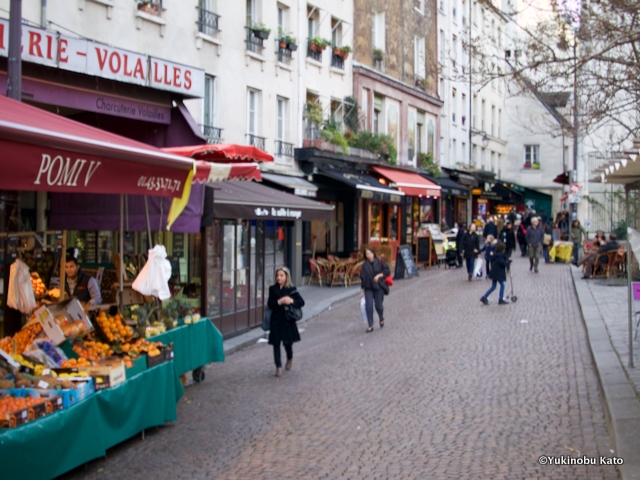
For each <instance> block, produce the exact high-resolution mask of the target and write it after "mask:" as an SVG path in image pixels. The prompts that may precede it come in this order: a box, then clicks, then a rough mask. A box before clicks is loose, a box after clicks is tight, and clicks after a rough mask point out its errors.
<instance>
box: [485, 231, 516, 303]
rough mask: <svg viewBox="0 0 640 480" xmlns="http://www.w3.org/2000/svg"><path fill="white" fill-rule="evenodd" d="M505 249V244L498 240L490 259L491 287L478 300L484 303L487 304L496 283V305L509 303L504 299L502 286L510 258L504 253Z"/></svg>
mask: <svg viewBox="0 0 640 480" xmlns="http://www.w3.org/2000/svg"><path fill="white" fill-rule="evenodd" d="M505 250H506V247H505V244H504V243H502V242H498V244H497V245H496V251H495V252H494V254H493V258H492V260H491V276H490V278H491V280H492V283H491V288H489V290H487V293H485V294H484V295H483V296H482V297H480V301H481V302H482V303H484V304H485V305H489V295H491V294H492V293H493V291H494V290H495V289H496V287H497V285H498V284H500V298H499V300H498V305H507V304H508V303H509V302H507V301H506V300H505V299H504V286H505V283H506V281H507V268H509V265H510V264H511V260H510V259H509V258H507V256H506V255H505V254H504V252H505Z"/></svg>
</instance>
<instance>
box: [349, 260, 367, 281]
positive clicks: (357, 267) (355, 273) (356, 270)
mask: <svg viewBox="0 0 640 480" xmlns="http://www.w3.org/2000/svg"><path fill="white" fill-rule="evenodd" d="M363 264H364V260H361V261H359V262H358V263H354V264H353V266H352V267H351V268H350V269H349V273H348V275H347V282H348V283H349V285H350V286H351V285H353V284H354V283H355V282H356V279H359V278H360V272H361V271H362V265H363Z"/></svg>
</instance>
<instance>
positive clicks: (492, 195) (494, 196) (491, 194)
mask: <svg viewBox="0 0 640 480" xmlns="http://www.w3.org/2000/svg"><path fill="white" fill-rule="evenodd" d="M480 198H483V199H485V200H496V201H504V198H503V197H502V196H500V195H498V194H497V193H495V192H484V193H483V194H482V195H480Z"/></svg>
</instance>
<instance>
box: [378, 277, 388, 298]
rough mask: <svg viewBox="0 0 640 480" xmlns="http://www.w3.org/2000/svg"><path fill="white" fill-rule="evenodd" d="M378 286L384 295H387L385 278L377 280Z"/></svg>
mask: <svg viewBox="0 0 640 480" xmlns="http://www.w3.org/2000/svg"><path fill="white" fill-rule="evenodd" d="M378 285H379V286H380V288H381V289H382V291H383V292H384V294H385V295H389V285H387V282H386V279H385V278H380V279H379V280H378Z"/></svg>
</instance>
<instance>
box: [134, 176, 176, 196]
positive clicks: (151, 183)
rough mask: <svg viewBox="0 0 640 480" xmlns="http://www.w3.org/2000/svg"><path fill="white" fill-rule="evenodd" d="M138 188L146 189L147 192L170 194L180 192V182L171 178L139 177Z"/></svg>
mask: <svg viewBox="0 0 640 480" xmlns="http://www.w3.org/2000/svg"><path fill="white" fill-rule="evenodd" d="M138 186H139V187H146V189H147V190H155V191H159V190H168V191H170V192H177V191H180V189H181V187H182V182H181V181H180V180H174V179H172V178H162V177H144V176H143V177H140V179H139V180H138Z"/></svg>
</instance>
